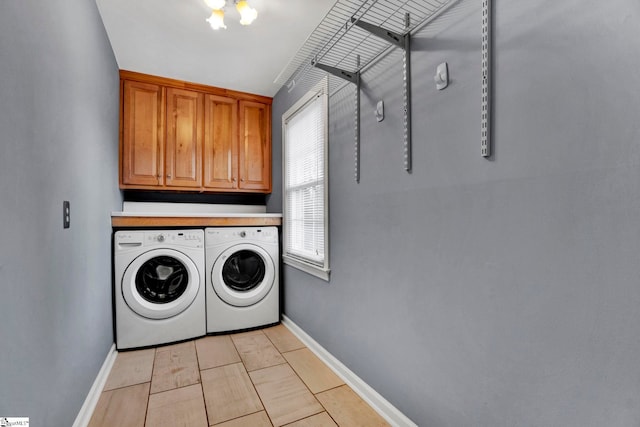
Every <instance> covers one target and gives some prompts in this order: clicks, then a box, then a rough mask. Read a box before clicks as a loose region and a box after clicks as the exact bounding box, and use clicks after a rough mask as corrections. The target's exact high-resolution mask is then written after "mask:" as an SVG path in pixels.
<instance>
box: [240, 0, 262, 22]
mask: <svg viewBox="0 0 640 427" xmlns="http://www.w3.org/2000/svg"><path fill="white" fill-rule="evenodd" d="M236 9H238V12H239V13H240V23H241V24H242V25H250V24H251V23H252V22H253V21H255V20H256V18H257V17H258V11H257V10H255V9H253V8H252V7H251V6H249V3H247V2H246V0H240V1H239V2H237V3H236Z"/></svg>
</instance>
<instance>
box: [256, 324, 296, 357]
mask: <svg viewBox="0 0 640 427" xmlns="http://www.w3.org/2000/svg"><path fill="white" fill-rule="evenodd" d="M280 324H281V325H282V323H280ZM263 333H264V332H263ZM264 334H265V335H266V337H267V339H268V340H269V341H271V344H273V346H274V347H275V348H276V350H278V352H279V353H280V354H284V353H290V352H292V351H295V350H301V349H303V348H306V347H307V346H306V345H304V343H303V342H300V344H301V345H302V347H300V348H292V349H290V350H287V351H281V350H280V349H279V348H278V346H277V345H276V343H275V341H273V340H272V339H271V337H269V335H267V334H266V333H264ZM298 341H300V340H298Z"/></svg>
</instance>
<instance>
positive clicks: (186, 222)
mask: <svg viewBox="0 0 640 427" xmlns="http://www.w3.org/2000/svg"><path fill="white" fill-rule="evenodd" d="M279 225H282V214H185V215H183V214H166V213H138V212H136V213H132V212H113V213H112V214H111V226H112V227H113V228H145V227H230V226H231V227H233V226H237V227H242V226H252V227H266V226H279Z"/></svg>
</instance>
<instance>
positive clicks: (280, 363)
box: [242, 357, 293, 372]
mask: <svg viewBox="0 0 640 427" xmlns="http://www.w3.org/2000/svg"><path fill="white" fill-rule="evenodd" d="M283 359H284V357H283ZM242 364H243V365H244V368H245V369H246V370H247V372H257V371H261V370H263V369H269V368H273V367H274V366H281V365H289V362H287V360H286V359H284V362H279V363H275V364H273V365H269V366H263V367H261V368H256V369H252V370H249V369H247V366H246V365H245V364H244V363H242ZM289 366H291V365H289ZM291 369H293V368H291Z"/></svg>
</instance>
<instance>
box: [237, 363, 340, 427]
mask: <svg viewBox="0 0 640 427" xmlns="http://www.w3.org/2000/svg"><path fill="white" fill-rule="evenodd" d="M285 360H286V359H285ZM282 365H289V368H291V370H292V371H293V373H294V375H295V376H296V377H297V378H298V379H299V380H300V382H301V383H302V385H303V386H304V387H305V388H306V389H307V391H308V392H309V393H310V394H311V396H313V398H314V399H315V401H316V402H318V405H320V407H321V408H322V411H320V412H316V413H314V414H311V415H309V416H308V417H305V418H309V417H312V416H313V415H318V414H319V413H321V412H326V413H327V414H329V411H328V410H327V408H325V407H324V405H323V404H322V402H320V401H319V400H318V398H317V397H316V393H314V392H312V391H311V389H309V386H308V385H307V383H305V382H304V380H303V379H302V378H301V377H300V375H298V373H297V372H296V370H295V369H293V366H291V364H290V363H289V362H288V361H286V362H285V363H281V364H278V365H273V366H282ZM273 366H267V367H265V368H261V369H256V370H255V371H251V372H257V371H261V370H263V369H269V368H272V367H273ZM245 369H246V367H245ZM248 372H249V371H247V373H248ZM249 379H250V380H251V383H252V384H253V378H251V375H249ZM342 385H344V384H342ZM253 387H254V388H255V384H253ZM338 387H339V386H338ZM256 392H257V389H256ZM319 393H321V392H319ZM258 397H260V394H258ZM260 401H262V398H260ZM263 406H264V403H263ZM265 412H267V411H266V407H265ZM268 415H269V413H268V412H267V416H268ZM329 416H331V414H329ZM331 418H332V419H333V417H331ZM303 419H304V418H300V419H298V420H295V421H291V423H295V422H296V421H300V420H303ZM269 420H270V421H271V424H273V425H275V423H274V422H273V420H272V419H271V417H269ZM334 421H335V420H334ZM291 423H289V424H291ZM336 424H338V423H337V422H336ZM281 427H284V425H283V426H281Z"/></svg>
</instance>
